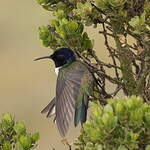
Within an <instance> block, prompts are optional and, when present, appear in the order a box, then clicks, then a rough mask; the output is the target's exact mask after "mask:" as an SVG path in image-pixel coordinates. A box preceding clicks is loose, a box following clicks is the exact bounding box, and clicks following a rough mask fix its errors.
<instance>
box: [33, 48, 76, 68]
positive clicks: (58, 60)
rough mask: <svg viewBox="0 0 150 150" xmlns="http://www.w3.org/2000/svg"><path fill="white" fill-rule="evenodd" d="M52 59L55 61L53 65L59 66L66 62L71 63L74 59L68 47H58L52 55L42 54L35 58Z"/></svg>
mask: <svg viewBox="0 0 150 150" xmlns="http://www.w3.org/2000/svg"><path fill="white" fill-rule="evenodd" d="M47 58H49V59H52V60H53V61H54V63H55V67H61V66H64V65H66V64H69V63H72V62H73V61H75V60H76V58H75V54H74V52H73V51H72V50H71V49H69V48H60V49H57V50H56V51H55V52H54V53H53V54H52V55H50V56H44V57H40V58H37V59H35V61H36V60H40V59H47Z"/></svg>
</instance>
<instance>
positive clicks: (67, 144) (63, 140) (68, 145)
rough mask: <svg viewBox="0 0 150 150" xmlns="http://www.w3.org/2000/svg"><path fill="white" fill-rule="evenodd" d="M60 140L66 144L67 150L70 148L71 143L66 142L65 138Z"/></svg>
mask: <svg viewBox="0 0 150 150" xmlns="http://www.w3.org/2000/svg"><path fill="white" fill-rule="evenodd" d="M61 142H62V143H63V144H64V145H66V146H67V147H68V148H69V150H71V144H69V142H68V140H67V139H62V140H61Z"/></svg>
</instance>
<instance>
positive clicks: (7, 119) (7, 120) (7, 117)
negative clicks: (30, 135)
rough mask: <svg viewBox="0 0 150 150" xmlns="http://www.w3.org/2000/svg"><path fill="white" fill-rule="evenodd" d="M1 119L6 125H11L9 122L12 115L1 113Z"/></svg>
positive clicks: (11, 119) (11, 120) (11, 121)
mask: <svg viewBox="0 0 150 150" xmlns="http://www.w3.org/2000/svg"><path fill="white" fill-rule="evenodd" d="M2 120H3V121H4V122H6V123H7V124H8V125H11V124H12V123H13V117H12V116H11V114H10V113H5V114H4V115H3V118H2Z"/></svg>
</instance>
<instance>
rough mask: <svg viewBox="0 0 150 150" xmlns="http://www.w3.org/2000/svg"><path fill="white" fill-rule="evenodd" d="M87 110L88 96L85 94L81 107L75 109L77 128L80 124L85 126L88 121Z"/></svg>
mask: <svg viewBox="0 0 150 150" xmlns="http://www.w3.org/2000/svg"><path fill="white" fill-rule="evenodd" d="M80 98H81V97H80ZM87 108H88V96H87V95H86V94H84V95H82V99H81V103H80V105H79V106H78V107H77V108H76V109H75V117H74V125H75V126H77V125H78V124H79V123H81V124H83V123H84V122H85V121H86V116H87Z"/></svg>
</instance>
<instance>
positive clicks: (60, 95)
mask: <svg viewBox="0 0 150 150" xmlns="http://www.w3.org/2000/svg"><path fill="white" fill-rule="evenodd" d="M43 58H44V57H42V58H39V59H43ZM45 58H51V59H52V60H53V61H54V62H55V66H56V67H62V68H60V69H59V74H58V78H57V85H56V96H55V98H54V99H53V100H52V101H51V102H50V103H49V104H48V105H47V106H46V107H45V108H44V109H43V110H42V113H47V117H51V116H52V114H53V113H54V109H55V121H56V124H57V126H58V130H59V132H60V134H61V136H65V135H66V133H67V131H68V129H69V125H70V123H71V121H72V120H74V125H75V126H77V125H78V124H79V123H81V124H83V123H84V122H85V121H86V116H87V108H88V98H89V96H90V95H91V93H92V91H93V76H92V74H91V73H90V72H89V70H88V68H87V67H86V66H85V64H83V63H82V62H81V61H79V60H76V58H75V55H74V53H73V51H72V50H70V49H67V48H62V49H59V50H57V51H55V52H54V54H52V55H51V56H48V57H45ZM39 59H37V60H39Z"/></svg>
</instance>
